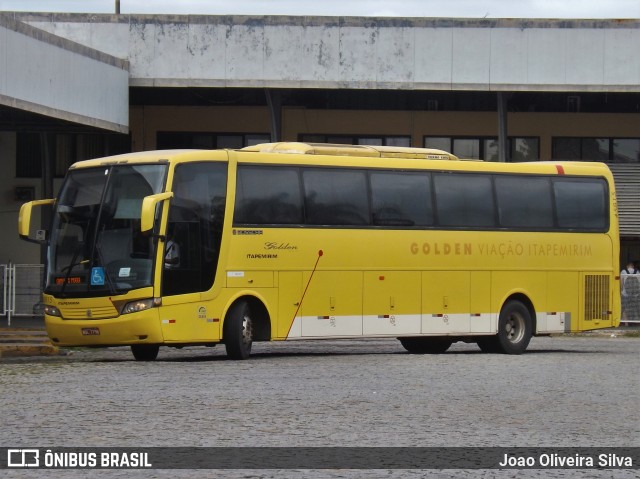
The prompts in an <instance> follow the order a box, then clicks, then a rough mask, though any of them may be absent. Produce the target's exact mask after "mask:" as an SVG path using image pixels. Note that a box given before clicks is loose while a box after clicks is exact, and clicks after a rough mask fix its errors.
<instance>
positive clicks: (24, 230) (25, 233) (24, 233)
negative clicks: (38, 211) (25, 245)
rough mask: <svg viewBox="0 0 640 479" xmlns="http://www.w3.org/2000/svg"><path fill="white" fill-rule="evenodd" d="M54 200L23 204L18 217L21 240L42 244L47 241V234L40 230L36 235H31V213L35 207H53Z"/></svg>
mask: <svg viewBox="0 0 640 479" xmlns="http://www.w3.org/2000/svg"><path fill="white" fill-rule="evenodd" d="M54 202H55V200H54V199H47V200H34V201H29V202H28V203H25V204H23V205H22V206H21V207H20V214H19V215H18V234H19V235H20V238H22V239H23V240H26V241H32V242H34V243H42V242H43V241H46V236H47V235H46V232H45V231H43V230H38V231H37V232H36V233H35V235H30V232H31V213H32V212H33V208H34V207H35V206H38V207H40V206H45V205H53V203H54Z"/></svg>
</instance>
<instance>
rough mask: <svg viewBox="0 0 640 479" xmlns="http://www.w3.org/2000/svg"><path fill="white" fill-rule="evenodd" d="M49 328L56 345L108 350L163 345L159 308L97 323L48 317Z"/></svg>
mask: <svg viewBox="0 0 640 479" xmlns="http://www.w3.org/2000/svg"><path fill="white" fill-rule="evenodd" d="M45 326H46V329H47V334H48V335H49V338H51V342H52V343H53V344H54V345H56V346H87V347H106V346H123V345H130V344H160V343H162V342H163V336H162V330H161V328H160V320H159V316H158V310H157V308H153V309H150V310H147V311H141V312H137V313H131V314H125V315H122V316H118V317H116V318H109V319H97V320H89V319H81V320H75V319H62V318H60V317H56V316H49V315H45Z"/></svg>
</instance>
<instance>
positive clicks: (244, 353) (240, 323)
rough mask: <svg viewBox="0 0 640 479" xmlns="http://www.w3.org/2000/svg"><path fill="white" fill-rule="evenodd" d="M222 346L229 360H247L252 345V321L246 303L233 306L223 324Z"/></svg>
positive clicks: (242, 302) (241, 302)
mask: <svg viewBox="0 0 640 479" xmlns="http://www.w3.org/2000/svg"><path fill="white" fill-rule="evenodd" d="M223 334H224V344H225V347H226V349H227V356H228V357H229V358H231V359H247V358H248V357H249V355H250V354H251V345H252V344H253V320H252V319H251V308H250V307H249V304H248V303H247V302H246V301H240V302H238V303H236V304H234V305H233V306H232V307H231V309H230V310H229V313H228V314H227V319H226V320H225V322H224V331H223Z"/></svg>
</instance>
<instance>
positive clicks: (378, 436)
mask: <svg viewBox="0 0 640 479" xmlns="http://www.w3.org/2000/svg"><path fill="white" fill-rule="evenodd" d="M639 401H640V339H639V338H624V337H622V338H621V337H603V336H587V337H585V336H580V337H575V336H562V337H555V338H534V339H533V340H532V342H531V345H530V347H529V352H528V353H526V354H524V355H522V356H504V355H487V354H482V353H480V351H479V350H478V349H477V347H476V346H475V345H466V344H461V343H458V344H455V345H454V346H453V347H452V348H451V350H450V352H448V353H446V354H443V355H438V356H416V355H410V354H406V353H405V352H404V350H403V349H402V348H401V346H400V345H399V343H398V342H397V341H395V340H367V341H306V342H297V343H286V344H284V343H279V344H276V343H265V344H258V345H255V355H254V356H253V357H252V358H251V359H250V360H248V361H238V362H237V361H230V360H227V359H226V357H225V355H224V348H221V347H216V348H213V349H207V348H187V349H183V350H173V349H166V348H163V349H161V351H160V355H159V358H158V361H156V362H152V363H140V362H135V361H133V359H132V356H131V354H130V352H129V350H128V349H127V348H114V349H108V350H75V351H74V352H73V354H71V355H69V356H63V357H61V356H54V357H41V358H13V359H3V360H2V362H0V404H1V407H2V415H1V416H0V417H1V419H0V430H2V440H1V441H0V445H2V446H5V447H29V446H37V447H62V446H95V447H107V446H117V447H126V446H130V447H143V446H165V447H167V446H203V447H206V446H367V447H370V446H380V447H388V446H424V447H428V446H437V447H443V446H471V447H489V446H507V445H508V446H523V447H524V446H527V447H534V446H540V447H570V446H579V447H589V446H593V447H602V446H617V447H629V446H634V447H638V446H640V419H639V411H640V409H639V408H638V404H639ZM5 472H7V471H5ZM41 472H42V473H44V472H46V471H41ZM582 472H584V471H582ZM582 472H581V471H550V470H542V471H497V470H492V471H471V472H470V473H469V475H470V476H471V477H515V476H516V475H517V476H518V477H637V474H636V473H637V470H635V471H620V470H618V471H587V473H586V475H581V474H582ZM64 473H65V475H68V476H71V477H76V476H77V477H84V476H85V475H86V472H84V473H83V472H82V471H64ZM150 473H151V474H150ZM462 473H463V471H460V470H457V471H456V470H451V471H448V472H447V471H440V472H439V473H436V472H434V471H391V472H388V471H377V472H375V474H374V473H373V471H369V472H367V473H366V474H365V471H315V472H313V471H312V472H311V473H308V472H305V473H304V474H303V473H302V472H299V471H298V472H296V471H250V470H247V471H200V473H197V474H195V476H197V477H214V476H215V477H301V476H302V475H305V476H306V477H350V478H351V477H354V478H355V477H363V476H364V475H366V476H367V477H371V476H372V474H373V476H374V477H405V476H414V477H422V476H425V475H432V476H434V477H436V476H438V477H442V476H443V475H444V476H445V477H459V476H460V475H462ZM31 474H33V476H29V477H40V476H39V475H38V471H32V472H31ZM96 474H97V473H96ZM101 474H103V475H106V474H109V475H110V477H111V476H115V477H130V476H131V475H132V474H133V475H134V476H136V477H193V476H194V473H193V472H191V473H188V472H187V471H144V472H139V473H138V472H133V473H132V472H131V471H129V472H126V474H125V471H103V472H102V473H101ZM9 477H26V476H22V475H20V474H19V473H17V472H14V471H10V472H9ZM42 477H44V475H43V476H42Z"/></svg>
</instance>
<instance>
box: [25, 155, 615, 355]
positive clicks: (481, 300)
mask: <svg viewBox="0 0 640 479" xmlns="http://www.w3.org/2000/svg"><path fill="white" fill-rule="evenodd" d="M42 205H52V206H53V211H52V217H53V220H52V224H51V226H50V228H49V230H48V231H42V230H38V231H36V229H35V227H33V228H32V227H31V223H32V221H31V216H32V210H33V208H34V207H39V206H42ZM34 223H35V221H34ZM18 227H19V233H20V235H21V237H23V238H25V239H31V240H33V241H41V242H42V241H44V242H46V244H47V245H48V255H47V258H48V259H47V264H46V281H45V285H44V294H43V301H44V303H45V322H46V328H47V331H48V334H49V336H50V338H51V340H52V341H53V343H54V344H57V345H59V346H90V347H101V346H105V347H106V346H122V345H129V346H131V349H132V352H133V355H134V357H135V358H136V359H138V360H153V359H155V358H156V357H157V354H158V350H159V347H160V346H174V347H183V346H187V345H205V346H213V345H216V344H224V345H225V347H226V352H227V355H228V356H229V357H231V358H235V359H245V358H247V357H249V355H250V352H251V346H252V343H253V342H254V341H270V340H274V341H284V340H300V339H321V338H336V339H337V338H387V337H388V338H398V339H399V340H400V342H401V344H402V346H404V348H405V349H406V350H408V351H409V352H411V353H442V352H444V351H446V350H447V349H448V348H449V346H450V345H451V344H452V343H453V342H456V341H465V342H475V343H477V344H478V346H479V347H480V349H481V350H482V351H484V352H501V353H506V354H520V353H523V352H524V351H525V350H526V348H527V346H528V344H529V341H530V339H531V337H532V336H537V335H549V334H552V333H566V332H577V331H585V330H592V329H598V328H610V327H615V326H618V325H619V321H620V277H619V275H618V261H619V239H618V212H617V206H616V196H615V188H614V182H613V178H612V175H611V173H610V172H609V170H608V168H607V167H606V165H604V164H600V163H580V162H565V163H560V162H535V163H493V162H481V161H464V160H459V159H458V158H457V157H455V156H453V155H451V154H449V153H446V152H443V151H439V150H429V149H422V148H400V147H398V148H395V147H376V146H362V145H357V146H353V145H331V144H306V143H268V144H261V145H256V146H251V147H247V148H243V149H239V150H215V151H199V150H175V151H151V152H143V153H132V154H126V155H120V156H113V157H108V158H103V159H96V160H88V161H82V162H79V163H76V164H74V165H73V166H72V167H71V168H70V170H69V172H68V175H67V177H66V179H65V182H64V184H63V186H62V188H61V190H60V193H59V196H58V198H57V199H56V200H55V201H54V200H37V201H34V202H31V203H27V204H25V205H23V207H22V209H21V211H20V218H19V225H18Z"/></svg>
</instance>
